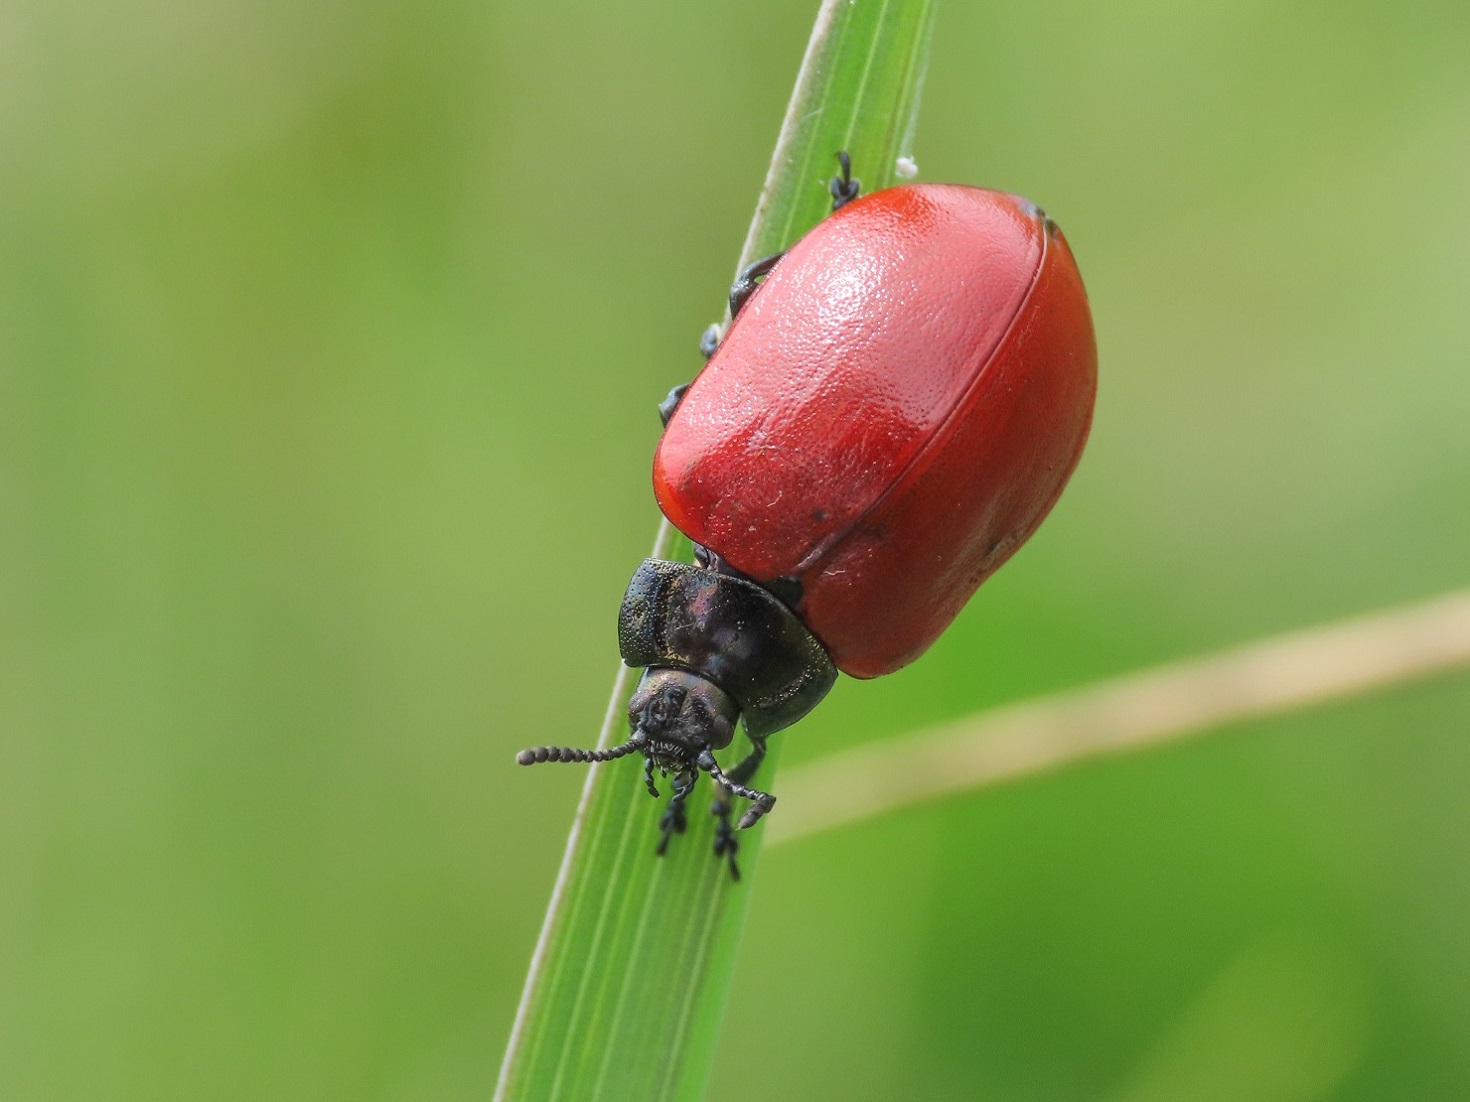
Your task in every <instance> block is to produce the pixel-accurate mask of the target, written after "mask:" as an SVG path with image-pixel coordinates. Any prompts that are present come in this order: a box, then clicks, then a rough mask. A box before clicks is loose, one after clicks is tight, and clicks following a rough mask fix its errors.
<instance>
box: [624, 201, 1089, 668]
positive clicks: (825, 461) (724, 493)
mask: <svg viewBox="0 0 1470 1102" xmlns="http://www.w3.org/2000/svg"><path fill="white" fill-rule="evenodd" d="M1096 389H1097V350H1096V344H1095V341H1094V338H1093V330H1092V319H1091V315H1090V313H1089V311H1088V307H1087V297H1086V294H1085V292H1084V290H1083V287H1082V279H1081V276H1080V275H1079V274H1078V271H1077V265H1076V262H1075V261H1074V260H1073V259H1072V254H1071V250H1070V249H1068V247H1067V243H1066V241H1065V239H1064V238H1063V237H1062V234H1061V232H1060V231H1059V230H1058V229H1057V228H1056V225H1055V223H1053V222H1052V221H1051V220H1050V219H1048V218H1046V216H1045V215H1044V214H1043V213H1042V212H1041V211H1040V210H1039V209H1038V208H1037V207H1036V206H1034V205H1033V204H1031V203H1029V202H1027V201H1026V200H1024V199H1020V198H1017V197H1016V196H1012V195H1006V194H1002V193H1000V192H995V191H987V190H984V189H981V188H973V187H964V186H959V185H945V184H911V185H906V186H902V187H895V188H889V189H887V190H885V191H879V192H875V193H873V194H871V195H868V196H865V197H863V198H861V199H858V200H856V201H854V202H852V203H849V204H848V205H847V206H845V207H843V208H842V209H841V210H839V211H837V212H836V213H834V214H833V215H832V216H831V217H829V218H827V219H826V220H825V221H823V222H821V223H820V224H819V225H817V227H816V228H815V229H813V230H812V231H811V232H810V233H808V234H807V235H806V236H805V237H803V238H802V239H801V240H800V241H799V242H798V243H797V244H796V245H795V246H793V247H792V249H791V250H790V251H789V252H788V253H787V254H786V256H785V257H784V258H783V259H782V260H781V261H780V263H778V264H777V265H776V267H775V269H774V270H773V271H772V272H771V273H770V275H769V276H767V278H766V280H765V282H764V283H763V284H762V285H761V286H760V287H759V288H758V289H757V290H756V291H755V293H754V295H752V296H751V298H750V299H749V300H748V301H747V302H746V304H745V306H744V308H743V309H742V310H741V312H740V314H739V316H738V317H737V318H736V319H735V321H734V322H733V324H732V326H731V328H730V331H729V333H728V334H727V335H726V337H725V339H724V341H723V343H721V345H720V346H719V349H718V350H717V351H716V352H715V354H714V356H713V358H711V360H710V361H709V363H708V364H707V365H706V366H705V368H704V370H703V371H702V372H700V374H699V376H698V378H696V379H695V381H694V383H693V384H692V385H691V387H690V388H689V390H688V392H687V393H686V394H685V395H684V397H683V399H682V401H681V402H680V403H679V406H678V409H677V411H676V412H675V413H674V416H673V418H672V419H671V420H670V422H669V425H668V427H667V429H666V430H665V432H664V435H663V438H662V439H661V441H660V442H659V446H658V451H657V453H656V454H655V457H654V468H653V482H654V492H655V494H656V496H657V498H658V503H659V506H660V508H662V509H663V511H664V514H665V515H666V516H667V517H668V518H669V520H670V521H671V522H672V523H673V524H674V526H675V527H677V528H678V529H679V530H680V531H681V532H683V533H684V534H685V535H687V536H688V537H689V538H690V539H692V540H693V541H694V542H695V543H697V544H702V545H703V546H705V547H707V548H709V549H710V550H711V551H714V552H715V553H716V554H718V555H719V556H720V557H721V558H723V559H724V560H725V561H726V562H727V563H729V564H730V565H731V566H733V567H734V568H735V569H736V570H738V571H740V572H741V573H743V574H745V575H747V576H748V577H750V578H751V579H753V580H755V581H757V582H761V583H771V582H773V581H776V580H777V579H782V578H790V579H795V580H796V581H797V582H799V583H800V586H801V589H800V593H801V597H800V600H799V602H798V603H797V605H796V607H795V611H796V613H797V615H798V616H800V618H801V619H802V620H803V621H804V622H805V624H806V625H807V627H808V628H809V629H810V630H811V632H812V633H813V634H814V635H815V636H816V637H817V638H818V639H819V640H820V641H821V643H822V644H823V646H824V647H826V649H827V651H828V653H829V654H830V655H831V658H832V661H833V662H834V663H835V664H836V666H837V668H838V669H841V670H842V671H843V672H845V673H848V674H850V675H852V676H854V677H877V676H879V675H880V674H884V673H889V672H891V671H893V670H896V669H898V668H899V667H901V666H903V665H905V664H907V663H908V662H911V661H913V660H914V659H915V658H917V657H918V656H919V655H920V654H922V653H923V652H924V651H925V650H926V649H927V648H928V647H929V645H930V644H931V643H933V642H934V640H935V639H937V638H938V637H939V635H940V634H941V633H943V631H944V630H945V628H946V627H948V626H949V623H950V621H952V620H953V619H954V617H955V616H956V615H957V614H958V613H959V611H960V609H961V608H962V607H963V606H964V604H965V602H966V601H967V600H969V598H970V596H971V595H972V594H973V593H974V592H975V590H976V589H977V588H978V587H979V585H980V583H981V582H983V581H984V580H985V579H986V578H987V577H989V576H990V574H992V573H993V572H994V571H995V570H996V569H997V568H999V567H1000V566H1001V564H1002V563H1004V562H1005V561H1006V559H1008V558H1010V556H1011V555H1012V554H1013V553H1014V552H1015V551H1016V549H1017V548H1019V547H1020V546H1021V544H1022V543H1024V542H1025V541H1026V539H1027V538H1028V537H1029V536H1030V535H1031V533H1032V532H1034V531H1035V530H1036V528H1037V526H1038V525H1039V524H1040V523H1041V521H1042V520H1043V519H1044V518H1045V517H1046V514H1047V513H1048V512H1049V511H1050V509H1051V507H1052V505H1053V504H1054V503H1055V502H1056V500H1057V497H1058V496H1059V495H1060V494H1061V492H1062V488H1063V487H1064V486H1065V485H1066V483H1067V479H1068V478H1069V477H1070V476H1071V474H1072V471H1073V469H1074V468H1075V467H1076V465H1077V461H1078V459H1079V458H1080V457H1081V454H1082V447H1083V444H1084V443H1085V442H1086V440H1087V432H1088V428H1089V426H1090V425H1091V422H1092V407H1093V399H1094V395H1095V393H1096Z"/></svg>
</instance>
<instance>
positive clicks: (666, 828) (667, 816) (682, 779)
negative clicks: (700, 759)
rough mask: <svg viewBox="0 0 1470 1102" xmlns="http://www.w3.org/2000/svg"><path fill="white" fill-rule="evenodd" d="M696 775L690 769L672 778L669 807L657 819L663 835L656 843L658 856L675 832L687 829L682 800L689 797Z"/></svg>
mask: <svg viewBox="0 0 1470 1102" xmlns="http://www.w3.org/2000/svg"><path fill="white" fill-rule="evenodd" d="M698 776H699V774H698V773H696V772H695V771H694V770H692V769H690V770H688V771H687V772H684V773H680V774H679V775H678V776H677V777H675V778H674V795H673V798H672V799H670V800H669V809H668V810H667V811H665V812H664V813H663V816H662V817H661V818H660V819H659V821H658V825H659V827H660V828H661V829H662V830H663V832H664V836H663V837H662V838H661V839H659V843H658V855H659V856H660V857H662V856H663V855H664V853H665V851H666V850H668V848H669V839H670V838H672V837H673V836H674V835H675V834H683V833H684V831H685V830H686V829H688V826H689V820H688V817H687V816H686V815H685V813H684V801H685V800H687V799H688V798H689V793H691V792H693V791H694V781H695V778H696V777H698Z"/></svg>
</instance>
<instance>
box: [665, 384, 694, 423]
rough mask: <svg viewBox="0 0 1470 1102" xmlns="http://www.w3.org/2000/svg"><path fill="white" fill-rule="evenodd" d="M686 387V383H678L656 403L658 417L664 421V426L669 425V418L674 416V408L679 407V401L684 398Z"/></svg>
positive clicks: (687, 387)
mask: <svg viewBox="0 0 1470 1102" xmlns="http://www.w3.org/2000/svg"><path fill="white" fill-rule="evenodd" d="M688 389H689V384H688V383H680V384H679V385H678V386H676V387H674V389H673V390H671V391H669V396H668V397H667V398H665V399H664V400H663V401H662V402H660V403H659V404H658V419H659V420H660V421H662V422H663V423H664V428H668V427H669V419H670V418H671V417H673V416H674V410H676V409H678V408H679V403H680V402H682V401H683V400H684V392H685V391H686V390H688Z"/></svg>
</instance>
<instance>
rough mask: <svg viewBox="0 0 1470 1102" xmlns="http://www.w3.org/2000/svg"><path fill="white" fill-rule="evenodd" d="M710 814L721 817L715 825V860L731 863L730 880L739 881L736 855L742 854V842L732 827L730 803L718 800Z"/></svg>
mask: <svg viewBox="0 0 1470 1102" xmlns="http://www.w3.org/2000/svg"><path fill="white" fill-rule="evenodd" d="M721 791H722V792H723V791H724V790H723V789H721ZM710 812H711V813H712V814H715V815H718V816H719V817H720V821H719V822H718V823H717V824H715V859H716V860H718V859H719V858H721V857H723V858H725V859H726V860H727V861H729V862H730V879H731V880H739V879H740V866H739V865H737V864H736V863H735V855H736V854H737V853H739V852H740V840H739V839H738V838H736V837H735V828H734V827H732V826H731V825H730V801H729V800H728V799H726V798H724V797H720V798H717V799H716V800H715V802H714V804H713V805H711V807H710Z"/></svg>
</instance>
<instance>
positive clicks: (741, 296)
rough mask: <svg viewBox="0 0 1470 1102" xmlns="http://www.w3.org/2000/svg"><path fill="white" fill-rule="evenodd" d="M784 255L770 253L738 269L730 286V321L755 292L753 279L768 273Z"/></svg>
mask: <svg viewBox="0 0 1470 1102" xmlns="http://www.w3.org/2000/svg"><path fill="white" fill-rule="evenodd" d="M785 255H786V254H785V253H772V254H771V255H770V256H763V257H761V258H760V259H759V260H756V261H753V262H751V263H749V264H747V265H746V266H745V267H744V268H742V269H740V274H739V275H738V276H736V277H735V282H734V283H733V284H731V286H730V320H731V321H732V322H733V321H734V320H735V318H736V316H737V315H738V314H739V313H740V308H741V307H742V306H744V305H745V304H746V302H747V301H748V300H749V299H750V296H751V295H753V294H755V288H756V282H755V281H756V280H758V279H761V278H763V277H765V276H767V275H769V274H770V272H771V269H772V268H774V267H775V266H776V265H777V264H778V263H780V260H781V258H782V257H783V256H785Z"/></svg>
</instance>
